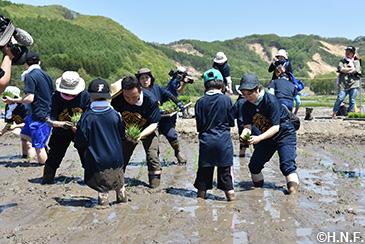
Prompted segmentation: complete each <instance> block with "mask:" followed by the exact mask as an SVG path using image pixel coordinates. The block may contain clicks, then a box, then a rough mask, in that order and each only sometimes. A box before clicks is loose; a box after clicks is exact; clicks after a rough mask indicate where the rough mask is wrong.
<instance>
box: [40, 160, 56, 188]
mask: <svg viewBox="0 0 365 244" xmlns="http://www.w3.org/2000/svg"><path fill="white" fill-rule="evenodd" d="M56 170H57V169H54V168H52V167H51V166H48V165H47V164H46V165H45V166H44V170H43V178H42V184H43V185H44V184H53V180H54V177H55V175H56Z"/></svg>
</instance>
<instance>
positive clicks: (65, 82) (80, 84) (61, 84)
mask: <svg viewBox="0 0 365 244" xmlns="http://www.w3.org/2000/svg"><path fill="white" fill-rule="evenodd" d="M56 90H57V91H59V92H62V93H66V94H70V95H77V94H79V93H80V92H82V91H83V90H85V81H84V79H82V78H81V77H80V76H79V74H78V73H77V72H75V71H66V72H64V73H63V74H62V76H61V77H60V78H58V79H57V80H56Z"/></svg>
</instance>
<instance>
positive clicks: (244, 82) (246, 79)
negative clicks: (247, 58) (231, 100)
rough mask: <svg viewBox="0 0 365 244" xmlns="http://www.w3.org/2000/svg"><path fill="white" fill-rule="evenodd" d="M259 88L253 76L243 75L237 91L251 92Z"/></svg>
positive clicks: (256, 79)
mask: <svg viewBox="0 0 365 244" xmlns="http://www.w3.org/2000/svg"><path fill="white" fill-rule="evenodd" d="M258 86H259V79H258V78H257V76H256V75H255V74H245V75H244V76H243V77H242V79H241V83H240V87H239V90H253V89H255V88H256V87H258Z"/></svg>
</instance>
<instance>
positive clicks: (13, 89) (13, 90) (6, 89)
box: [4, 86, 20, 97]
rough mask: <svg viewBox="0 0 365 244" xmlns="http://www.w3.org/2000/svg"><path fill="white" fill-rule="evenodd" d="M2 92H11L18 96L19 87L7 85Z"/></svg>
mask: <svg viewBox="0 0 365 244" xmlns="http://www.w3.org/2000/svg"><path fill="white" fill-rule="evenodd" d="M4 92H11V93H13V94H14V96H16V97H20V89H19V88H18V87H16V86H7V87H6V88H5V91H4Z"/></svg>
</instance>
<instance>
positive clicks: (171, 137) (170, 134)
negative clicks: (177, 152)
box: [158, 118, 177, 143]
mask: <svg viewBox="0 0 365 244" xmlns="http://www.w3.org/2000/svg"><path fill="white" fill-rule="evenodd" d="M175 121H176V120H175ZM173 122H174V121H173V120H172V119H171V118H166V119H165V118H164V119H161V120H160V122H159V123H158V130H159V133H160V134H162V135H164V136H166V139H167V140H168V141H169V142H170V143H171V142H173V141H176V140H177V133H176V131H175V125H174V123H173Z"/></svg>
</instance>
